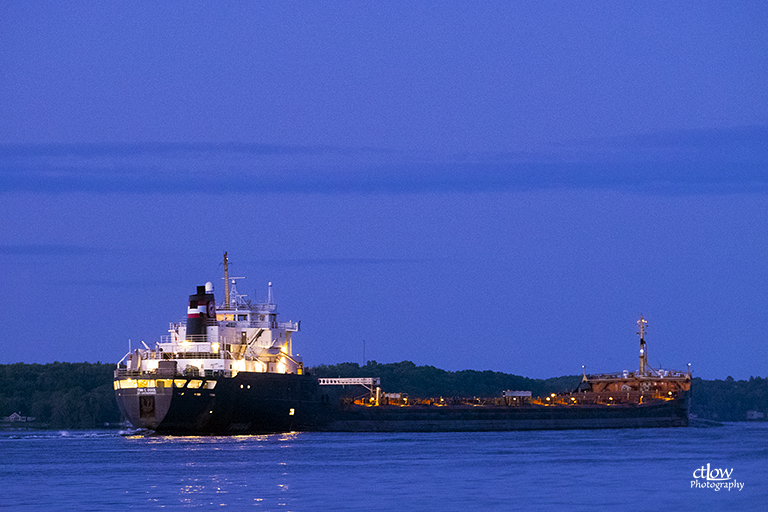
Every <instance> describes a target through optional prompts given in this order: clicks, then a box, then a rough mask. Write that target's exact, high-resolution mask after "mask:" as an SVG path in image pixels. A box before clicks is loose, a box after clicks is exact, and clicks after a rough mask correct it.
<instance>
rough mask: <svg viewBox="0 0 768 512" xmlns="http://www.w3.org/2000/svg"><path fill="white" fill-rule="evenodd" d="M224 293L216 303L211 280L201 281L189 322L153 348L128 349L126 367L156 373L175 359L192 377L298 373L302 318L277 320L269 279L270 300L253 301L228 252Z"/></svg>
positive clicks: (176, 326) (178, 368) (177, 325)
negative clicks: (294, 338) (295, 344)
mask: <svg viewBox="0 0 768 512" xmlns="http://www.w3.org/2000/svg"><path fill="white" fill-rule="evenodd" d="M224 268H225V279H226V282H227V287H226V293H225V295H226V299H225V300H224V301H223V302H221V303H220V304H218V305H217V304H216V302H215V298H214V294H213V284H212V283H210V282H208V283H206V284H205V286H198V287H197V292H196V293H195V294H194V295H190V296H189V307H188V309H187V320H186V322H174V323H172V324H171V325H170V328H169V329H168V334H167V335H165V336H162V337H161V339H160V341H159V342H158V343H156V344H155V346H154V347H153V348H149V347H147V348H146V349H144V350H142V349H136V350H134V351H132V352H131V353H129V354H126V357H125V358H124V360H125V361H126V369H127V370H128V371H127V372H126V373H127V374H131V373H139V374H152V373H156V372H157V370H158V369H159V368H160V367H161V366H162V367H164V368H169V367H170V366H174V365H169V364H167V363H166V364H161V361H172V362H174V363H175V371H176V372H178V373H180V374H182V375H184V376H188V377H197V376H208V377H212V376H223V377H232V376H234V375H237V373H238V372H256V373H283V374H284V373H296V374H299V375H300V374H301V373H302V372H303V364H302V362H301V359H300V358H299V357H298V356H295V355H294V354H293V348H292V344H291V335H292V334H293V333H294V332H296V331H298V330H299V322H278V320H277V314H278V313H277V307H276V305H275V304H274V301H273V296H272V283H271V282H270V283H269V285H268V286H269V287H268V294H267V300H266V301H265V302H262V303H252V302H251V301H249V300H248V299H247V297H246V296H245V295H240V294H239V293H238V292H237V279H242V278H230V277H229V269H228V259H227V253H224Z"/></svg>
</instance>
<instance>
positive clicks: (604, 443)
mask: <svg viewBox="0 0 768 512" xmlns="http://www.w3.org/2000/svg"><path fill="white" fill-rule="evenodd" d="M767 439H768V423H738V424H726V425H725V426H723V427H718V428H673V429H638V430H596V431H588V430H572V431H563V432H555V431H538V432H491V433H434V434H431V433H407V434H377V433H371V434H359V433H358V434H347V433H291V434H282V435H269V436H242V437H165V436H156V435H148V434H144V433H139V432H117V431H109V430H102V431H68V432H55V431H3V432H0V482H2V493H0V507H2V508H8V509H9V510H11V509H12V510H42V509H49V510H66V509H78V510H122V509H139V510H148V509H159V508H163V509H170V510H175V509H183V508H201V509H210V508H213V507H217V508H220V507H226V508H229V509H236V510H237V509H243V508H255V509H261V510H286V511H302V510H307V511H315V510H365V511H389V510H440V511H443V510H446V511H453V510H455V511H468V510H577V511H578V510H584V511H587V510H589V511H595V510H660V509H671V510H763V509H764V508H763V507H764V506H765V504H766V503H768V483H767V482H768V442H767ZM707 464H709V465H710V468H712V469H714V468H725V469H728V470H731V469H732V472H731V473H730V480H729V482H733V483H735V484H737V485H736V486H734V488H733V489H731V490H726V489H724V488H721V489H720V490H719V491H718V490H715V489H714V488H711V487H706V480H705V479H701V478H694V471H696V470H697V469H700V468H702V467H706V466H707ZM697 484H698V485H697ZM738 484H743V485H742V487H741V490H737V488H738Z"/></svg>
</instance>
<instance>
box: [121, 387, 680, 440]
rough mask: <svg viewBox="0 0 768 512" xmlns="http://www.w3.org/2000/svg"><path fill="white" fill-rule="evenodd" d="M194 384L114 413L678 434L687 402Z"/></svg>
mask: <svg viewBox="0 0 768 512" xmlns="http://www.w3.org/2000/svg"><path fill="white" fill-rule="evenodd" d="M181 380H184V381H189V380H190V379H189V378H184V379H181ZM199 380H200V381H203V384H202V385H201V386H200V387H198V388H194V389H190V388H188V387H181V388H179V387H176V386H162V385H161V384H162V383H160V382H159V381H158V383H157V385H156V386H155V387H146V388H130V389H117V390H116V392H115V393H116V398H117V402H118V406H119V407H120V410H121V412H122V413H123V415H124V416H125V417H126V418H127V419H128V421H129V422H130V423H131V424H132V425H134V426H135V427H140V428H147V429H150V430H153V431H155V432H158V433H164V434H174V435H176V434H178V435H232V434H267V433H280V432H292V431H328V432H449V431H507V430H549V429H552V430H561V429H594V428H648V427H684V426H687V425H688V405H689V398H690V393H689V392H686V393H684V394H682V395H680V396H678V397H676V398H675V399H674V400H655V401H654V400H651V401H648V402H646V403H643V404H616V405H598V404H578V405H570V406H544V405H534V404H528V405H523V406H508V405H477V406H472V405H445V406H438V405H409V406H405V407H404V406H398V405H380V406H372V407H369V406H363V405H356V404H353V403H348V402H346V401H344V400H342V399H341V398H340V394H341V391H342V390H340V389H339V388H336V387H334V386H320V385H319V384H318V380H317V378H316V377H313V376H309V375H295V374H274V373H245V372H241V373H239V374H237V376H235V377H232V378H225V377H213V378H199ZM213 382H215V384H209V383H213Z"/></svg>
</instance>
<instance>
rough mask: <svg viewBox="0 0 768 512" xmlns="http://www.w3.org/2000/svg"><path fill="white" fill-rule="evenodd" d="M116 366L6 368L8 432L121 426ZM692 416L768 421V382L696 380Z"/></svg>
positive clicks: (485, 385) (517, 380)
mask: <svg viewBox="0 0 768 512" xmlns="http://www.w3.org/2000/svg"><path fill="white" fill-rule="evenodd" d="M114 368H115V365H114V364H111V363H110V364H102V363H58V362H57V363H50V364H24V363H16V364H7V365H0V417H8V416H10V415H11V414H12V413H19V414H21V415H22V416H26V417H33V418H35V420H34V421H32V422H29V423H9V422H3V423H2V425H4V427H5V428H9V427H26V428H52V429H92V428H104V427H105V426H117V425H118V424H119V423H120V421H121V418H120V412H119V411H118V409H117V404H116V403H115V398H114V391H113V387H112V373H113V370H114ZM308 372H309V373H311V374H313V375H316V376H318V377H381V384H382V388H384V390H385V391H393V392H402V393H408V394H409V395H410V396H412V397H437V396H443V397H473V396H477V397H493V396H499V395H500V393H501V391H503V390H505V389H516V390H528V391H531V392H532V393H533V395H534V396H537V395H544V394H548V393H558V392H563V391H570V390H572V389H573V388H575V387H576V385H577V384H578V382H579V379H580V376H578V375H575V376H574V375H571V376H565V377H555V378H550V379H529V378H526V377H520V376H518V375H510V374H507V373H501V372H492V371H475V370H462V371H457V372H449V371H446V370H441V369H439V368H435V367H434V366H416V365H415V364H414V363H412V362H410V361H403V362H401V363H389V364H379V363H377V362H375V361H369V362H368V364H366V365H364V366H360V365H359V364H357V363H341V364H336V365H320V366H316V367H314V368H310V369H308ZM692 389H693V400H692V404H691V412H692V413H693V414H696V415H697V416H698V417H699V418H702V419H710V420H717V421H742V420H745V419H746V416H747V411H759V412H762V413H763V414H765V415H766V416H768V379H765V378H761V377H751V378H750V379H749V380H740V381H736V380H733V379H732V378H730V377H728V378H727V379H725V380H703V379H700V378H694V379H693V385H692Z"/></svg>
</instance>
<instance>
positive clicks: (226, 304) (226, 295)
mask: <svg viewBox="0 0 768 512" xmlns="http://www.w3.org/2000/svg"><path fill="white" fill-rule="evenodd" d="M224 309H229V260H228V259H227V251H224Z"/></svg>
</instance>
